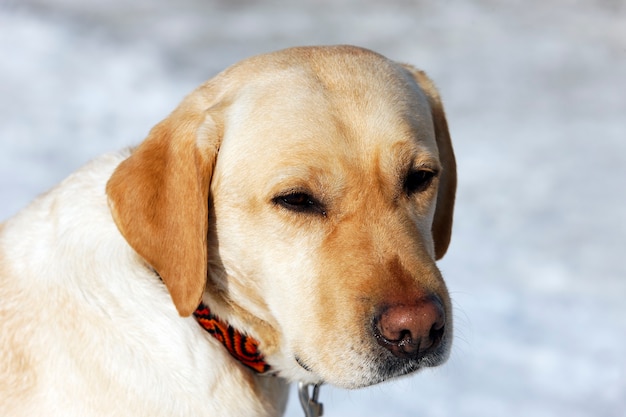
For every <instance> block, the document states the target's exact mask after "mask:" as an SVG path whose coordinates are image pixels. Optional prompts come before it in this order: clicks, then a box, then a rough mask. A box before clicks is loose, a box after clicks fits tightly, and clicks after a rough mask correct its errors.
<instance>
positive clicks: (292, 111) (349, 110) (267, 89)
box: [227, 48, 434, 148]
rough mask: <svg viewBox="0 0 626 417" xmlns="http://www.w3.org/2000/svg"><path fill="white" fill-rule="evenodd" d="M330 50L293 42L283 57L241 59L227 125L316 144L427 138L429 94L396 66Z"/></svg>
mask: <svg viewBox="0 0 626 417" xmlns="http://www.w3.org/2000/svg"><path fill="white" fill-rule="evenodd" d="M330 49H331V52H327V51H326V48H321V51H322V52H324V53H321V52H319V48H313V49H312V50H309V49H308V48H296V51H297V52H293V51H291V50H289V51H290V52H289V53H286V55H287V57H283V56H282V54H280V53H279V55H278V56H279V57H281V59H271V57H272V56H273V54H270V55H269V57H267V56H262V57H260V58H257V59H256V60H252V61H250V62H244V64H242V65H241V66H242V67H243V68H244V69H245V71H243V73H241V74H239V75H238V77H237V78H241V77H242V74H246V77H245V82H244V83H241V84H237V85H236V86H234V87H231V88H232V89H233V90H234V91H233V92H232V97H234V98H233V99H231V105H230V108H229V109H228V110H227V125H228V126H227V129H230V130H231V131H232V130H233V129H236V130H241V132H240V133H241V134H238V137H242V136H243V137H245V136H246V132H254V141H263V140H271V141H272V142H273V143H276V141H283V140H285V141H290V142H292V143H295V142H298V141H305V142H310V141H313V142H315V143H317V145H316V147H319V146H318V145H323V144H324V143H325V142H327V141H339V142H343V143H344V144H350V145H352V144H354V142H359V143H360V144H361V145H365V144H367V143H368V142H372V143H374V144H376V145H380V144H382V143H385V142H387V143H395V142H398V141H401V140H406V141H410V140H417V141H419V142H420V143H421V144H422V145H424V146H429V145H434V140H431V139H433V138H434V133H433V126H432V117H431V113H430V107H429V104H428V100H427V99H426V96H425V94H424V93H423V92H422V90H421V88H420V87H419V86H418V85H417V84H416V83H415V81H414V80H413V78H412V77H411V76H410V75H409V74H408V73H407V72H406V71H405V70H404V69H403V68H402V67H401V66H400V65H398V64H396V63H394V62H392V61H389V60H388V59H386V58H384V57H382V56H380V55H378V54H375V53H373V52H369V51H365V50H360V49H358V48H346V49H345V50H344V48H338V49H336V48H330ZM355 49H356V52H355V51H354V50H355ZM312 51H315V52H316V53H312ZM259 60H260V62H259ZM267 61H269V62H267ZM231 86H232V84H231ZM351 142H352V143H351ZM431 142H432V143H431ZM328 145H330V143H328ZM333 145H334V146H333V147H334V148H336V147H337V146H341V145H342V144H341V143H335V144H333Z"/></svg>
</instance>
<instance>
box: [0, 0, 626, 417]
mask: <svg viewBox="0 0 626 417" xmlns="http://www.w3.org/2000/svg"><path fill="white" fill-rule="evenodd" d="M174 4H176V6H173V5H174ZM625 22H626V4H625V3H624V2H622V1H620V0H613V1H612V0H596V1H591V0H589V1H584V0H578V1H576V0H553V1H544V0H526V1H522V0H511V1H508V2H497V1H495V0H474V1H462V0H449V1H445V2H434V1H433V2H427V1H425V0H415V1H410V0H393V1H386V2H382V1H380V2H379V1H375V0H367V1H357V0H340V1H331V0H317V1H316V0H307V1H299V2H298V1H292V2H283V3H281V2H279V1H266V2H263V5H261V2H254V1H251V0H237V1H221V2H219V1H202V0H180V1H177V2H168V1H166V0H138V1H134V2H128V1H124V0H89V1H83V0H13V1H11V0H0V56H1V59H0V201H1V204H0V219H4V218H7V217H9V216H10V215H11V214H13V213H15V212H16V211H17V210H18V209H19V208H20V207H22V206H24V205H25V204H26V203H27V202H28V201H29V200H30V199H32V198H33V197H34V196H35V195H37V194H38V193H40V192H42V191H44V190H46V189H47V188H48V187H50V186H52V185H53V184H55V183H56V182H58V181H59V180H61V179H62V178H64V177H65V176H66V175H67V174H69V173H70V172H71V171H73V170H74V169H76V168H77V167H78V166H80V165H82V164H83V163H84V162H86V161H87V160H89V159H90V158H92V157H93V156H95V155H97V154H100V153H103V152H105V151H109V150H114V149H118V148H121V147H123V146H126V145H129V144H134V143H137V142H139V141H140V140H141V139H142V138H143V137H144V136H145V134H146V132H147V131H148V129H149V128H150V127H151V126H152V125H153V124H155V123H156V122H157V121H158V120H159V119H160V118H162V117H163V116H165V115H166V114H167V113H168V112H169V111H170V110H171V109H173V107H174V106H175V105H176V104H177V103H178V102H179V100H180V99H181V98H182V96H183V95H184V94H186V93H187V92H189V91H190V90H191V89H192V88H193V87H194V86H195V85H197V84H198V83H200V82H201V81H203V80H204V79H206V78H209V77H210V76H212V75H213V74H215V73H216V72H217V71H219V70H220V69H222V68H224V67H226V66H227V65H229V64H231V63H234V62H235V61H238V60H239V59H242V58H244V57H246V56H249V55H252V54H257V53H261V52H265V51H269V50H274V49H279V48H283V47H287V46H293V45H302V44H329V43H353V44H358V45H361V46H365V47H369V48H372V49H375V50H377V51H379V52H381V53H383V54H385V55H387V56H389V57H391V58H394V59H397V60H401V61H406V62H410V63H413V64H415V65H417V66H419V67H421V68H423V69H425V70H427V71H428V72H429V74H430V75H431V76H432V77H433V78H434V79H435V80H436V81H437V83H438V84H439V86H440V89H441V92H442V95H443V97H444V100H445V103H446V104H447V111H448V116H449V121H450V125H451V130H452V136H453V140H454V142H455V147H456V152H457V157H458V161H459V171H460V187H459V195H458V209H457V213H458V215H457V218H456V224H455V234H454V238H453V245H452V247H451V250H450V251H449V253H448V255H447V257H446V259H445V260H444V261H443V262H441V268H442V270H443V271H444V274H445V276H446V277H447V282H448V284H449V287H450V290H451V292H452V296H453V298H454V304H455V309H456V311H455V314H456V340H455V346H454V350H453V355H452V358H451V360H450V361H449V363H448V364H447V365H445V366H444V367H442V368H438V369H436V370H432V371H426V372H424V373H422V374H421V375H417V376H413V377H411V378H406V379H402V380H400V381H396V382H390V383H387V384H383V385H380V386H377V387H373V388H369V389H365V390H360V391H353V392H348V391H343V390H337V389H332V388H330V387H325V388H323V390H322V400H323V401H324V403H325V407H326V414H325V415H326V416H329V417H331V416H344V417H349V416H391V415H394V416H415V415H417V416H431V417H439V416H454V417H466V416H467V417H469V416H477V417H502V416H507V417H514V416H533V417H543V416H568V417H578V416H590V417H591V416H593V417H598V416H602V417H604V416H606V417H609V416H616V417H617V416H624V415H626V302H625V301H624V298H625V297H626V267H625V266H624V257H625V256H626V204H625V203H626V164H625V163H624V162H625V161H626V23H625ZM288 415H289V416H300V415H302V414H301V411H300V410H299V406H298V404H297V400H296V398H295V397H293V396H292V400H291V402H290V405H289V409H288Z"/></svg>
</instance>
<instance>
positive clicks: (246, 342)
mask: <svg viewBox="0 0 626 417" xmlns="http://www.w3.org/2000/svg"><path fill="white" fill-rule="evenodd" d="M193 315H194V316H195V317H196V320H197V321H198V323H199V324H200V326H202V328H203V329H204V330H206V331H207V332H209V333H210V334H211V335H212V336H213V337H214V338H216V339H217V340H219V341H220V343H221V344H222V345H224V347H225V348H226V350H228V352H229V353H230V354H231V355H232V356H233V357H234V358H235V359H237V360H238V361H239V362H241V363H242V364H244V365H245V366H247V367H248V368H250V369H252V370H253V371H255V372H257V373H259V374H262V373H266V372H268V371H269V370H270V366H269V365H268V364H267V363H266V362H265V360H264V359H263V355H262V354H261V352H259V342H258V341H257V340H256V339H254V338H252V337H250V336H248V335H245V334H243V333H240V332H238V331H237V330H235V329H234V328H233V327H232V326H231V325H229V324H227V323H224V322H223V321H221V320H220V319H219V318H218V317H217V316H216V315H214V314H213V313H211V310H210V309H209V307H207V306H206V305H204V304H203V303H200V305H199V306H198V308H197V309H196V311H194V313H193Z"/></svg>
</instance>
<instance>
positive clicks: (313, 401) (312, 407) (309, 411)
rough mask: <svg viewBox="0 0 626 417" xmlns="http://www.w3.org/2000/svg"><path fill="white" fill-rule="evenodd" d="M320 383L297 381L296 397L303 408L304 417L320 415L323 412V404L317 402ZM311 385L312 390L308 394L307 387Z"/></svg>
mask: <svg viewBox="0 0 626 417" xmlns="http://www.w3.org/2000/svg"><path fill="white" fill-rule="evenodd" d="M320 385H322V384H305V383H304V382H299V383H298V397H299V398H300V404H301V405H302V409H303V410H304V415H305V417H321V416H322V415H323V414H324V405H323V404H322V403H319V402H317V397H318V396H319V393H320ZM310 386H313V392H312V394H310V395H309V387H310Z"/></svg>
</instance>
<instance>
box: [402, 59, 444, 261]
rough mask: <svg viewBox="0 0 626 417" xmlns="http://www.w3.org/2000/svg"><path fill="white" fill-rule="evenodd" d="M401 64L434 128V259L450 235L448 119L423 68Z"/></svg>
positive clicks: (439, 255) (441, 253)
mask: <svg viewBox="0 0 626 417" xmlns="http://www.w3.org/2000/svg"><path fill="white" fill-rule="evenodd" d="M402 66H403V67H404V68H405V69H407V70H408V71H409V72H410V73H411V75H412V76H413V79H414V80H415V81H416V82H417V84H418V85H419V86H420V87H421V89H422V91H424V93H425V94H426V97H427V98H428V103H429V104H430V111H431V113H432V118H433V125H434V127H435V137H436V140H437V148H438V150H439V162H440V163H441V165H442V167H443V169H442V171H441V174H440V177H439V190H438V192H437V207H436V209H435V218H434V219H433V225H432V229H431V230H432V234H433V241H434V243H435V258H436V259H441V258H443V255H445V253H446V251H447V250H448V245H449V244H450V236H451V234H452V217H453V214H454V198H455V195H456V160H455V158H454V150H453V149H452V141H451V140H450V133H449V131H448V122H447V120H446V115H445V112H444V110H443V104H442V102H441V98H440V97H439V92H438V91H437V88H436V87H435V85H434V84H433V82H432V81H431V80H430V78H428V76H426V74H425V73H424V72H423V71H419V70H418V69H416V68H414V67H412V66H410V65H402Z"/></svg>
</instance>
